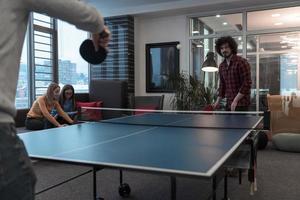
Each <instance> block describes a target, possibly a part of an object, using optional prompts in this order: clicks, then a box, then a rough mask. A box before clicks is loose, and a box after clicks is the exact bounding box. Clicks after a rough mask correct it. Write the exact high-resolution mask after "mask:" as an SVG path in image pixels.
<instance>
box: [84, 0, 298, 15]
mask: <svg viewBox="0 0 300 200" xmlns="http://www.w3.org/2000/svg"><path fill="white" fill-rule="evenodd" d="M84 1H87V2H89V3H90V4H93V5H94V6H96V7H97V8H98V9H99V10H100V11H101V13H102V14H103V16H105V17H108V16H118V15H128V14H129V15H147V14H155V15H159V14H191V13H199V12H203V11H205V12H209V11H216V10H217V11H223V10H230V9H237V8H245V7H254V8H257V7H258V6H264V5H272V6H274V5H276V4H281V5H282V4H283V3H282V2H283V1H282V0H84ZM290 2H291V3H297V2H298V3H299V0H298V1H297V0H285V1H284V4H285V5H286V4H287V3H290Z"/></svg>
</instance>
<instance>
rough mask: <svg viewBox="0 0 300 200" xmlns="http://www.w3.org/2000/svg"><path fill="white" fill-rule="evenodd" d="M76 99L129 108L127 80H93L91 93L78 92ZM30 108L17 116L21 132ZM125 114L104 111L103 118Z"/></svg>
mask: <svg viewBox="0 0 300 200" xmlns="http://www.w3.org/2000/svg"><path fill="white" fill-rule="evenodd" d="M75 98H76V101H81V102H89V101H102V102H103V107H110V108H127V107H128V93H127V82H126V81H119V80H91V81H90V87H89V93H76V94H75ZM28 111H29V108H26V109H18V110H17V114H16V116H15V122H16V127H18V130H20V131H21V132H22V131H23V129H24V128H22V127H24V126H25V119H26V114H27V113H28ZM121 115H123V113H122V112H120V111H117V112H109V111H103V112H102V117H103V119H110V118H113V117H119V116H121Z"/></svg>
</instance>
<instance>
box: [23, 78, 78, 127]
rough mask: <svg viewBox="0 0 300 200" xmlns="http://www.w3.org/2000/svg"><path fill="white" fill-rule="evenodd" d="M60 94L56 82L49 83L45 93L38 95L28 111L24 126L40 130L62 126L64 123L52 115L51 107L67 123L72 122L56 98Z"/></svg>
mask: <svg viewBox="0 0 300 200" xmlns="http://www.w3.org/2000/svg"><path fill="white" fill-rule="evenodd" d="M59 94H60V87H59V85H58V84H57V83H51V84H50V85H49V86H48V89H47V93H46V94H45V95H43V96H41V97H38V98H37V99H36V100H35V101H34V103H33V105H32V107H31V108H30V110H29V112H28V113H27V118H26V122H25V126H26V128H27V129H29V130H41V129H46V128H53V127H62V126H64V124H60V123H59V122H58V121H57V120H56V119H55V118H54V117H53V116H52V115H51V111H52V110H53V109H55V110H57V113H58V115H59V116H61V117H62V118H63V119H64V120H65V121H66V122H67V123H68V124H73V123H74V121H73V120H72V119H71V118H70V117H69V115H68V114H67V113H65V112H64V111H63V109H62V108H61V106H60V104H59V102H58V99H59Z"/></svg>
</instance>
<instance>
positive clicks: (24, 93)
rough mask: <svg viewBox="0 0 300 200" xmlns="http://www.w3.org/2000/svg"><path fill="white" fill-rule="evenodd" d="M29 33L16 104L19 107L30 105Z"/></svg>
mask: <svg viewBox="0 0 300 200" xmlns="http://www.w3.org/2000/svg"><path fill="white" fill-rule="evenodd" d="M27 36H28V35H27V34H26V38H25V42H24V45H23V50H22V56H21V62H20V70H19V79H18V86H17V91H16V101H15V105H16V108H17V109H22V108H28V107H29V82H28V77H29V76H28V54H27V44H28V42H27V41H28V40H27Z"/></svg>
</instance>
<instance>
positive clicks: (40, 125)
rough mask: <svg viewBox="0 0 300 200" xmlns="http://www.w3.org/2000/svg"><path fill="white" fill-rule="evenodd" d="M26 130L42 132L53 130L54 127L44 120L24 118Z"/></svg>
mask: <svg viewBox="0 0 300 200" xmlns="http://www.w3.org/2000/svg"><path fill="white" fill-rule="evenodd" d="M25 126H26V129H28V130H42V129H48V128H54V125H53V124H52V123H51V122H49V121H48V120H47V119H45V118H28V117H27V118H26V121H25Z"/></svg>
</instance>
